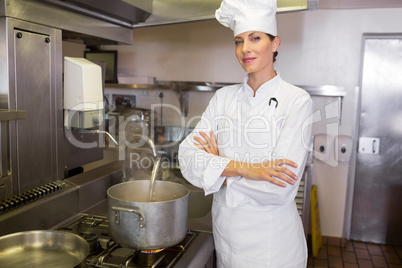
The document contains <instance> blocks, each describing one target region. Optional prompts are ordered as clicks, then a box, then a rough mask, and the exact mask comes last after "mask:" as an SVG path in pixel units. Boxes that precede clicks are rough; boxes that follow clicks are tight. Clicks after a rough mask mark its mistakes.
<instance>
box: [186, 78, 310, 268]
mask: <svg viewBox="0 0 402 268" xmlns="http://www.w3.org/2000/svg"><path fill="white" fill-rule="evenodd" d="M247 81H248V76H246V77H245V79H244V82H243V83H242V84H237V85H232V86H227V87H223V88H221V89H219V90H218V91H217V92H216V94H215V95H214V97H213V98H212V99H211V101H210V103H209V105H208V107H207V109H206V110H205V112H204V113H203V115H202V118H201V120H200V122H199V123H198V124H197V126H196V127H195V129H194V131H193V132H192V133H191V134H190V135H189V136H188V137H187V138H186V139H185V140H184V141H183V142H182V143H181V144H180V147H179V162H180V168H181V172H182V174H183V176H184V177H185V178H186V179H187V180H188V181H189V182H190V183H191V184H193V185H195V186H197V187H201V188H203V189H204V191H205V193H206V195H208V194H212V193H213V194H214V201H213V206H212V219H213V233H214V241H215V248H216V253H217V262H218V267H227V268H236V267H239V268H245V267H253V268H256V267H271V268H286V267H289V268H290V267H292V268H302V267H306V264H307V246H306V241H305V237H304V231H303V226H302V222H301V219H300V216H299V214H298V211H297V208H296V204H295V202H294V199H295V196H296V193H297V190H298V186H299V180H298V181H297V182H296V183H295V184H294V185H290V184H287V183H286V184H287V186H286V187H285V188H283V187H279V186H277V185H274V184H272V183H270V182H266V181H254V180H248V179H245V178H243V177H240V176H236V177H224V176H221V174H222V172H223V171H224V169H225V168H226V166H227V164H228V163H229V162H230V161H231V160H235V161H241V162H248V163H256V162H264V161H270V160H275V159H282V158H286V159H290V160H292V161H294V162H296V163H297V164H298V168H292V167H289V166H287V168H289V169H290V170H292V171H293V172H294V173H295V174H296V175H297V176H298V177H299V178H301V177H302V174H303V171H304V167H305V163H306V160H307V156H308V148H309V147H310V143H311V122H312V120H311V118H312V113H313V103H312V100H311V98H310V96H309V94H308V93H307V92H305V91H304V90H302V89H300V88H298V87H295V86H293V85H290V84H289V83H286V82H285V81H283V80H282V79H281V77H280V75H279V74H277V76H275V77H274V78H273V79H271V80H269V81H267V82H266V83H264V84H263V85H262V86H261V87H260V88H259V89H258V90H257V92H256V95H255V97H254V96H253V95H254V92H253V90H252V89H251V88H250V87H249V86H248V85H247ZM270 102H271V103H270ZM269 104H270V105H269ZM210 130H213V132H214V134H215V136H216V137H217V142H218V150H219V156H215V155H213V154H209V153H206V152H205V151H203V150H200V149H198V148H197V147H196V146H194V144H193V143H194V139H193V137H194V136H199V131H204V132H205V133H207V134H208V135H209V132H210ZM225 180H226V182H227V185H226V186H225V185H223V182H224V181H225Z"/></svg>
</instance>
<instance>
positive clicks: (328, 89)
mask: <svg viewBox="0 0 402 268" xmlns="http://www.w3.org/2000/svg"><path fill="white" fill-rule="evenodd" d="M233 84H235V83H217V82H186V81H157V83H155V84H106V85H105V87H107V88H124V89H145V90H161V89H167V90H169V89H170V90H174V91H200V92H214V91H216V90H218V89H220V88H221V87H224V86H228V85H233ZM298 87H300V88H303V89H304V90H306V91H307V92H308V93H309V94H310V95H311V96H323V97H344V96H346V91H345V89H344V88H343V87H337V86H331V85H324V86H298Z"/></svg>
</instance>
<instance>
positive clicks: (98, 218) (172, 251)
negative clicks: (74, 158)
mask: <svg viewBox="0 0 402 268" xmlns="http://www.w3.org/2000/svg"><path fill="white" fill-rule="evenodd" d="M121 177H122V170H121V162H120V161H116V162H113V163H110V164H107V165H104V166H101V167H99V168H95V169H93V170H90V171H88V172H85V173H82V174H79V175H76V176H73V177H71V178H68V179H65V180H63V181H62V182H60V183H58V184H54V185H52V186H50V185H49V186H48V187H47V188H48V189H49V191H45V190H44V188H38V189H35V192H36V193H37V196H36V199H35V198H34V197H33V200H32V201H28V200H26V199H25V195H21V196H16V197H15V198H18V199H19V198H22V199H23V200H24V201H23V202H24V203H23V204H19V207H18V209H17V204H16V202H14V203H13V206H14V207H13V208H9V210H8V211H7V212H6V213H4V214H3V215H0V218H1V220H0V236H2V235H5V234H8V233H14V232H20V231H28V230H44V229H52V230H59V231H65V232H71V233H74V234H79V235H81V236H82V237H84V238H85V239H86V240H87V242H88V244H89V245H90V253H89V255H88V256H87V258H86V260H85V263H83V264H82V266H81V267H183V268H187V267H200V268H204V267H213V264H214V243H213V238H212V233H211V232H210V231H209V230H203V229H199V228H197V225H196V224H194V225H192V226H189V228H188V231H187V234H186V237H185V238H184V239H183V241H181V242H179V243H178V244H177V245H174V246H172V247H168V248H166V249H164V250H162V251H160V252H154V253H153V254H152V253H151V252H146V251H143V252H141V251H138V250H134V249H129V248H124V247H121V246H120V245H118V244H116V243H115V242H114V241H113V240H112V239H111V238H110V232H109V221H108V209H107V205H108V203H107V196H106V192H107V189H109V188H110V187H111V186H113V185H116V184H117V183H119V182H120V181H121ZM45 189H46V188H45ZM29 194H31V196H33V192H30V193H29ZM29 194H28V193H27V195H29ZM192 223H194V221H192ZM160 224H163V222H160ZM150 254H152V255H150Z"/></svg>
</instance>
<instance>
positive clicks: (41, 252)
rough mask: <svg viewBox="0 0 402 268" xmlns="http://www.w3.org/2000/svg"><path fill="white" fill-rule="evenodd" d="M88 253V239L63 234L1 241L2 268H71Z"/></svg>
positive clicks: (11, 236) (10, 237) (31, 233)
mask: <svg viewBox="0 0 402 268" xmlns="http://www.w3.org/2000/svg"><path fill="white" fill-rule="evenodd" d="M88 253H89V245H88V243H87V241H85V239H83V238H82V237H80V236H78V235H75V234H72V233H67V232H62V231H52V230H51V231H48V230H45V231H42V230H40V231H26V232H19V233H13V234H8V235H5V236H2V237H0V267H30V268H33V267H41V268H47V267H49V268H50V267H52V268H55V267H57V268H72V267H75V266H77V265H79V264H81V263H82V262H83V261H84V260H85V258H86V256H87V255H88Z"/></svg>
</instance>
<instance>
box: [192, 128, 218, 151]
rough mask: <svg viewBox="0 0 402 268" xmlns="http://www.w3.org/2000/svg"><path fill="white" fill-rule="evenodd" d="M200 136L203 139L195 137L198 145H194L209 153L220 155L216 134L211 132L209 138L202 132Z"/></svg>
mask: <svg viewBox="0 0 402 268" xmlns="http://www.w3.org/2000/svg"><path fill="white" fill-rule="evenodd" d="M200 135H201V137H203V139H202V138H200V137H197V136H194V140H195V141H196V142H198V143H195V142H194V145H195V146H196V147H197V148H198V149H201V150H203V151H205V152H207V153H210V154H214V155H219V152H218V143H217V141H216V138H215V134H214V132H213V131H212V130H211V131H210V132H209V136H208V135H207V134H205V132H202V131H200Z"/></svg>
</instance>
